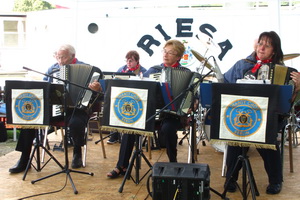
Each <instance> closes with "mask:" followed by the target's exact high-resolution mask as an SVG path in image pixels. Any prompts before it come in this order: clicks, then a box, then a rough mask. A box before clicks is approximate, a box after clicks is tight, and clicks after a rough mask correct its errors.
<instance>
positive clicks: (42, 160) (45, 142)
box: [39, 127, 48, 163]
mask: <svg viewBox="0 0 300 200" xmlns="http://www.w3.org/2000/svg"><path fill="white" fill-rule="evenodd" d="M39 131H43V132H44V134H43V136H44V140H43V147H45V148H46V146H47V140H48V127H46V128H45V129H44V130H39ZM44 160H45V149H43V150H42V159H41V162H42V163H44Z"/></svg>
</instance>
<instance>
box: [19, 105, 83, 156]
mask: <svg viewBox="0 0 300 200" xmlns="http://www.w3.org/2000/svg"><path fill="white" fill-rule="evenodd" d="M67 114H68V115H67V116H68V117H69V120H70V121H69V128H70V135H71V136H72V138H73V141H74V146H83V145H84V142H85V141H84V134H85V128H86V125H87V122H88V119H89V118H88V115H87V114H86V112H84V111H82V110H76V112H75V113H74V115H73V116H72V113H67ZM71 116H72V117H71ZM55 120H64V119H63V118H60V119H58V118H57V119H55ZM36 131H37V130H35V129H21V132H20V136H19V139H18V143H17V146H16V150H17V151H21V152H22V153H24V154H25V155H27V154H28V155H30V152H31V147H32V144H33V140H34V138H35V133H36ZM28 158H29V156H28Z"/></svg>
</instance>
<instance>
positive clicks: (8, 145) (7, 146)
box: [0, 139, 17, 156]
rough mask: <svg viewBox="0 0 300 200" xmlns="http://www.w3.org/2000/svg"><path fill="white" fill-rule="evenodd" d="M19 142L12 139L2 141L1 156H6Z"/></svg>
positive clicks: (0, 145)
mask: <svg viewBox="0 0 300 200" xmlns="http://www.w3.org/2000/svg"><path fill="white" fill-rule="evenodd" d="M16 144H17V142H14V141H13V140H12V139H8V140H7V141H6V142H0V156H4V155H6V154H7V153H9V152H12V151H14V150H15V148H16Z"/></svg>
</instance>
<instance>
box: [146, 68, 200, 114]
mask: <svg viewBox="0 0 300 200" xmlns="http://www.w3.org/2000/svg"><path fill="white" fill-rule="evenodd" d="M156 67H161V66H156ZM150 78H154V79H155V80H157V81H159V82H160V83H161V91H162V96H163V99H164V103H165V105H167V104H170V103H171V101H174V102H173V103H171V104H170V105H169V106H168V108H167V109H166V110H165V111H164V112H169V113H171V114H175V115H177V116H185V115H187V114H188V110H189V108H190V107H191V105H192V101H193V99H194V98H193V96H195V95H197V94H199V93H198V90H199V84H200V79H201V75H200V74H198V73H195V72H191V71H190V70H189V69H187V68H185V67H177V68H171V67H161V73H155V74H151V75H150Z"/></svg>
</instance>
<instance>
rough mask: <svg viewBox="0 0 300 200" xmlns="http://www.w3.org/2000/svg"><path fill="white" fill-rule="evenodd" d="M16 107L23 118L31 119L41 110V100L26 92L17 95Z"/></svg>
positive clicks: (16, 110)
mask: <svg viewBox="0 0 300 200" xmlns="http://www.w3.org/2000/svg"><path fill="white" fill-rule="evenodd" d="M14 108H15V112H16V114H17V115H18V116H19V117H20V118H21V119H23V120H26V121H31V120H34V119H36V118H37V116H39V114H40V112H41V100H40V99H38V98H37V97H36V96H35V95H34V94H32V93H29V92H25V93H22V94H20V95H19V96H17V98H16V102H15V106H14Z"/></svg>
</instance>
